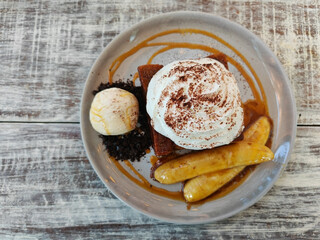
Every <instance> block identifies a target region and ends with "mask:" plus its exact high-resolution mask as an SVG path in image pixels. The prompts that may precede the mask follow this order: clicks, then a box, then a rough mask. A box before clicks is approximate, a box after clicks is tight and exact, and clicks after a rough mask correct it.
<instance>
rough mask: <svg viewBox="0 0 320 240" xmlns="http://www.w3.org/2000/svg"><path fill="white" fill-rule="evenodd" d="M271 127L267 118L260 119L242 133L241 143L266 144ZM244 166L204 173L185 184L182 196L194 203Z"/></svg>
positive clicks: (206, 195) (235, 174)
mask: <svg viewBox="0 0 320 240" xmlns="http://www.w3.org/2000/svg"><path fill="white" fill-rule="evenodd" d="M270 129H271V125H270V122H269V120H268V118H267V117H260V118H259V119H258V120H257V121H255V122H254V123H253V124H252V125H251V126H250V127H249V128H248V129H246V130H245V131H244V133H243V136H244V137H243V141H250V142H251V141H252V142H256V143H259V144H263V145H264V144H266V142H267V140H268V138H269V134H270ZM244 168H245V166H240V167H234V168H230V169H225V170H221V171H217V172H211V173H206V174H203V175H200V176H197V177H195V178H193V179H190V180H188V181H187V182H186V184H185V186H184V189H183V195H184V198H185V199H186V201H187V202H196V201H199V200H201V199H204V198H206V197H208V196H209V195H211V194H212V193H214V192H215V191H217V190H218V189H219V188H221V187H222V186H223V185H225V184H226V183H228V182H229V181H230V180H231V179H233V178H234V177H235V176H237V175H238V174H239V173H240V172H241V171H242V170H243V169H244Z"/></svg>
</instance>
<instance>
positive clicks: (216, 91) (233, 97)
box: [147, 58, 244, 150]
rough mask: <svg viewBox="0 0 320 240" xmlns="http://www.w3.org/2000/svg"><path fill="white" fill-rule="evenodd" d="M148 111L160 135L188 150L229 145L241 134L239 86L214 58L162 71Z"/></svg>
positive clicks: (180, 63)
mask: <svg viewBox="0 0 320 240" xmlns="http://www.w3.org/2000/svg"><path fill="white" fill-rule="evenodd" d="M147 112H148V114H149V116H150V118H151V125H152V126H153V128H154V129H155V130H156V131H157V132H159V133H161V134H162V135H164V136H166V137H168V138H170V139H171V140H172V141H173V142H174V143H175V144H177V145H178V146H180V147H183V148H187V149H195V150H196V149H207V148H213V147H217V146H221V145H225V144H228V143H230V142H232V141H233V140H234V139H235V138H236V137H238V136H239V135H240V134H241V132H242V130H243V117H244V116H243V108H242V106H241V99H240V91H239V88H238V86H237V82H236V80H235V78H234V76H233V74H232V73H231V72H229V71H228V70H227V69H226V68H225V67H224V65H223V64H221V63H220V62H219V61H217V60H214V59H211V58H202V59H197V60H183V61H175V62H172V63H170V64H168V65H166V66H164V67H163V68H162V69H160V70H159V71H158V72H157V73H156V74H155V75H154V76H153V77H152V79H151V81H150V83H149V86H148V92H147Z"/></svg>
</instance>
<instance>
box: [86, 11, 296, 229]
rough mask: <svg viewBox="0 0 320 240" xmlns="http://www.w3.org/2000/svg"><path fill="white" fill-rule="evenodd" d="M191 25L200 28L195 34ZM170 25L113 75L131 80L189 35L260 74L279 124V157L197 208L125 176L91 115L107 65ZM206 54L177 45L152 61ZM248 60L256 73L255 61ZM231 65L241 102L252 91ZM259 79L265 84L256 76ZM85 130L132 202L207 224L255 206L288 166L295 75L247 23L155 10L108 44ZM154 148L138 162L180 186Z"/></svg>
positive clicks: (154, 213)
mask: <svg viewBox="0 0 320 240" xmlns="http://www.w3.org/2000/svg"><path fill="white" fill-rule="evenodd" d="M183 29H184V30H183ZM187 29H198V30H200V31H199V32H198V33H190V32H188V30H187ZM164 31H172V33H171V34H166V35H163V36H159V37H157V38H155V39H152V40H150V41H149V43H155V44H151V45H152V46H149V47H145V48H142V49H140V50H139V51H136V52H133V53H132V55H131V56H129V57H128V58H127V59H126V60H125V61H123V63H122V64H121V65H120V67H119V68H118V69H117V71H116V72H115V74H114V76H113V79H114V80H120V81H121V80H126V79H128V78H129V79H132V76H133V75H134V74H135V73H136V71H137V67H138V66H139V65H143V64H146V63H147V61H148V60H149V59H150V57H151V56H152V54H153V53H155V52H156V51H159V50H160V49H162V48H164V47H165V44H164V45H163V44H159V43H165V42H171V43H172V42H177V43H181V42H188V43H192V44H197V45H203V46H209V47H211V48H214V49H218V50H219V51H221V52H223V53H225V54H227V55H228V56H230V57H232V58H233V59H235V60H236V61H237V62H238V63H239V64H240V65H241V66H242V67H243V69H244V70H245V71H246V72H247V74H248V75H249V76H250V77H251V78H252V79H257V78H259V79H260V81H261V84H262V87H263V89H264V91H265V94H266V98H267V102H268V107H269V113H270V116H271V118H272V120H273V123H274V129H273V139H272V150H273V152H274V153H275V159H274V160H273V161H272V162H266V163H263V164H260V165H259V166H258V167H256V168H255V170H254V171H253V173H251V174H250V176H249V177H248V178H247V179H246V180H245V181H244V182H243V183H242V184H241V185H240V186H239V187H238V188H236V189H235V190H234V191H232V192H231V193H229V194H228V195H226V196H224V197H222V198H219V199H217V200H213V201H209V202H206V203H204V204H202V205H198V206H196V205H195V206H196V207H191V209H189V210H188V209H187V204H186V203H185V202H183V201H179V200H174V199H169V198H166V197H163V196H159V195H157V194H154V193H151V192H149V191H147V190H145V189H144V188H142V187H140V186H139V185H137V184H136V183H134V182H133V181H132V180H130V179H129V178H128V177H126V176H125V175H123V174H122V172H121V171H119V168H118V167H117V166H115V164H114V162H112V161H111V160H110V159H109V157H108V154H107V153H106V151H105V150H104V146H103V145H102V141H101V139H100V138H99V137H98V133H97V132H95V131H94V130H93V128H92V127H91V124H90V121H89V110H90V105H91V102H92V100H93V95H92V91H93V90H95V89H97V87H98V85H99V84H100V83H101V82H104V83H105V82H107V81H108V71H109V68H110V67H111V64H112V63H113V62H114V61H115V59H116V58H117V57H119V56H121V55H122V54H124V53H126V52H128V51H129V50H130V49H132V48H133V47H135V46H137V45H138V44H139V43H141V42H143V41H144V40H146V39H148V38H150V37H151V36H154V35H155V34H158V33H160V32H164ZM202 31H203V32H202ZM204 32H205V33H210V34H214V35H215V37H216V39H213V38H211V37H210V36H208V35H206V34H203V33H204ZM217 39H219V41H217ZM160 51H161V50H160ZM239 53H240V55H239ZM207 55H208V52H206V51H203V50H198V49H188V48H178V49H173V50H170V51H165V52H163V53H161V54H159V55H157V56H156V57H155V58H154V59H153V60H152V63H157V64H166V63H169V62H171V61H174V60H178V59H195V58H199V57H204V56H207ZM249 65H250V66H251V67H252V69H253V70H254V72H255V73H256V76H255V75H254V73H253V72H252V71H251V70H250V68H249V67H248V66H249ZM229 67H230V71H232V72H233V73H234V74H235V76H236V79H237V81H238V85H239V88H240V91H241V98H242V101H244V102H245V101H246V100H247V99H250V98H252V93H251V91H250V90H248V89H250V88H248V86H247V85H246V81H243V79H242V77H241V75H240V74H239V72H237V69H236V68H235V67H233V66H231V65H230V66H229ZM137 83H138V80H137ZM256 85H257V86H258V84H257V83H256ZM81 134H82V139H83V142H84V146H85V149H86V152H87V156H88V158H89V160H90V162H91V164H92V166H93V168H94V169H95V171H96V172H97V174H98V175H99V177H100V179H101V180H102V181H103V182H104V184H105V185H106V186H107V187H108V188H109V189H110V190H111V191H112V192H113V193H114V194H115V195H116V196H117V197H118V198H119V199H121V200H122V201H123V202H125V203H126V204H128V205H129V206H130V207H132V208H134V209H136V210H138V211H140V212H142V213H144V214H146V215H148V216H150V217H154V218H156V219H159V220H163V221H167V222H172V223H183V224H196V223H206V222H211V221H216V220H220V219H224V218H227V217H230V216H232V215H234V214H236V213H238V212H240V211H242V210H244V209H246V208H248V207H249V206H251V205H252V204H254V203H255V202H257V201H258V200H259V199H260V198H261V197H262V196H263V195H265V194H266V193H267V192H268V191H269V189H270V188H271V187H272V185H273V184H274V182H275V181H276V180H277V179H278V177H279V175H280V174H281V172H282V171H283V169H284V168H285V165H286V163H287V162H288V157H289V154H290V151H291V149H292V147H293V141H294V138H295V134H296V109H295V103H294V98H293V95H292V92H291V89H290V84H289V80H288V78H287V76H286V74H285V73H284V71H283V69H282V67H281V64H280V63H279V61H278V59H277V58H276V56H275V55H274V54H273V53H272V52H271V51H270V50H269V49H268V48H267V47H266V45H265V44H264V43H263V42H262V41H261V40H260V39H259V38H258V37H256V36H255V35H254V34H252V33H251V32H249V31H248V30H246V29H245V28H243V27H242V26H240V25H238V24H236V23H233V22H231V21H229V20H227V19H224V18H221V17H217V16H213V15H209V14H204V13H198V12H173V13H167V14H163V15H159V16H156V17H152V18H150V19H147V20H145V21H143V22H141V23H139V24H136V25H134V26H132V27H130V28H129V29H127V30H126V31H124V32H123V33H121V34H120V35H118V36H117V37H116V38H115V39H114V40H113V41H111V42H110V43H109V45H108V46H107V47H106V48H105V49H104V50H103V52H102V53H101V55H100V56H99V57H98V59H97V60H96V62H95V63H94V65H93V67H92V69H91V71H90V73H89V76H88V78H87V81H86V84H85V88H84V92H83V96H82V103H81ZM152 154H153V153H152V152H151V153H149V154H148V155H147V156H145V157H143V158H142V159H141V161H140V162H135V163H133V164H132V165H133V166H134V168H135V169H136V170H137V171H138V172H139V173H140V174H141V175H143V176H144V177H145V178H146V179H147V180H148V181H150V183H151V184H153V185H154V186H157V187H165V189H167V190H170V191H175V190H179V189H180V188H181V185H179V184H175V185H172V186H163V185H161V184H159V183H157V182H155V181H153V180H151V179H150V177H149V174H150V167H151V164H150V155H152ZM121 165H122V167H123V168H124V169H126V170H127V171H128V172H129V173H130V174H131V175H132V177H135V178H137V176H136V175H135V174H134V173H133V172H132V171H131V170H130V169H129V168H128V167H127V166H126V165H125V164H124V163H121ZM137 179H138V178H137Z"/></svg>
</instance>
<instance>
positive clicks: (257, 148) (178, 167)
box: [154, 142, 274, 184]
mask: <svg viewBox="0 0 320 240" xmlns="http://www.w3.org/2000/svg"><path fill="white" fill-rule="evenodd" d="M273 157H274V155H273V153H272V151H271V150H270V149H269V148H267V147H265V146H263V145H261V144H258V143H252V142H237V143H233V144H230V145H227V146H223V147H218V148H214V149H209V150H204V151H199V152H193V153H190V154H187V155H184V156H181V157H179V158H177V159H175V160H172V161H170V162H167V163H165V164H163V165H161V166H160V167H159V168H157V169H156V171H155V172H154V176H155V178H156V179H157V180H158V181H159V182H160V183H164V184H171V183H176V182H181V181H184V180H186V179H190V178H193V177H196V176H199V175H202V174H205V173H209V172H214V171H219V170H223V169H227V168H233V167H237V166H243V165H252V164H257V163H261V162H265V161H269V160H272V159H273Z"/></svg>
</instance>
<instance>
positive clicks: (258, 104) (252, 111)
mask: <svg viewBox="0 0 320 240" xmlns="http://www.w3.org/2000/svg"><path fill="white" fill-rule="evenodd" d="M170 34H199V35H204V36H207V37H210V38H212V39H214V40H216V41H218V42H219V43H221V44H223V45H224V46H225V47H227V48H229V49H230V50H232V51H233V52H234V53H235V54H236V55H237V56H238V57H239V58H240V59H241V60H242V61H243V63H244V64H245V65H246V67H247V69H249V71H250V72H251V74H252V76H253V77H254V79H255V81H254V80H253V79H252V78H251V76H250V75H249V74H248V73H247V72H246V71H245V70H244V68H243V67H242V65H241V64H240V63H239V62H237V61H236V60H235V59H233V58H232V57H230V56H228V55H225V54H224V53H222V52H220V51H219V50H217V49H215V48H212V47H209V46H206V45H201V44H195V43H188V42H151V41H152V40H155V39H157V38H159V37H162V36H165V35H170ZM152 46H163V47H162V48H160V49H158V50H157V51H155V52H154V53H153V54H152V56H151V57H150V58H149V60H148V61H147V63H146V64H151V63H152V60H153V59H154V58H155V57H156V56H158V55H159V54H161V53H163V52H166V51H169V50H171V49H175V48H187V49H198V50H203V51H206V52H208V53H209V54H224V55H225V58H226V60H227V62H228V63H229V64H231V65H233V66H234V67H235V68H236V69H237V70H238V71H239V72H240V73H241V75H242V76H243V77H244V79H245V80H246V81H247V83H248V84H249V86H250V89H251V91H252V94H253V97H254V99H252V100H249V101H247V102H245V103H243V108H244V125H245V127H248V126H249V125H250V124H252V123H253V122H254V121H255V120H257V119H258V118H259V117H260V116H269V112H268V105H267V98H266V95H265V92H264V90H263V88H262V84H261V82H260V79H259V78H258V75H257V74H256V72H255V71H254V69H253V68H252V66H251V65H250V63H249V61H248V60H247V59H246V58H245V57H244V56H243V55H242V54H241V53H240V52H239V51H238V50H237V49H235V48H234V47H233V46H231V45H230V44H229V43H228V42H226V41H225V40H223V39H222V38H220V37H218V36H216V35H214V34H213V33H210V32H207V31H204V30H199V29H191V28H189V29H172V30H168V31H163V32H160V33H157V34H155V35H153V36H151V37H149V38H147V39H146V40H144V41H142V42H140V43H139V44H137V45H136V46H135V47H133V48H132V49H131V50H129V51H127V52H125V53H123V54H122V55H120V56H119V57H117V58H116V59H115V60H114V61H113V62H112V64H111V66H110V68H109V82H110V83H112V82H113V76H114V74H115V73H116V71H117V70H118V68H119V67H120V66H121V64H122V63H123V61H124V60H126V59H127V58H128V57H130V56H132V55H134V54H135V53H136V52H138V51H139V50H141V49H143V48H147V47H152ZM137 67H138V66H137ZM137 79H138V73H135V74H134V76H133V79H132V81H133V83H134V84H135V81H136V80H137ZM255 83H257V85H258V88H259V90H260V91H258V89H257V88H256V85H255ZM240 138H241V136H240ZM270 139H271V138H269V140H268V143H267V146H269V147H270V146H271V140H270ZM111 160H112V162H113V163H114V164H115V165H116V167H117V168H118V169H119V170H120V171H121V172H122V173H123V174H124V175H125V176H126V177H128V178H129V179H130V180H131V181H133V182H134V183H136V184H137V185H139V186H141V187H142V188H144V189H146V190H148V191H150V192H152V193H155V194H157V195H160V196H164V197H168V198H171V199H176V200H182V201H184V197H183V193H182V192H181V191H179V192H171V191H167V190H165V189H162V188H159V187H156V186H153V185H152V184H150V183H149V182H148V181H147V180H146V179H145V178H144V177H143V176H142V175H141V174H140V173H139V172H138V171H137V170H136V169H135V168H134V167H133V166H132V164H131V163H130V162H129V161H124V163H125V164H126V166H127V167H128V168H129V169H130V170H131V172H132V173H134V174H135V175H136V176H137V177H138V179H137V178H136V177H133V176H132V175H131V174H130V173H129V172H128V171H127V170H126V169H125V168H124V167H123V166H122V165H121V164H120V163H119V162H118V161H116V160H115V159H114V158H111ZM165 161H167V160H166V159H158V158H156V157H155V156H152V157H151V158H150V162H151V165H152V169H155V168H156V167H157V166H158V165H159V164H161V163H162V162H165ZM254 168H255V166H248V167H246V168H245V169H244V170H243V171H242V172H241V173H240V174H238V176H236V177H235V178H234V179H233V180H231V181H230V182H229V183H227V184H226V185H225V186H223V187H222V188H221V189H219V190H218V191H216V192H215V193H214V194H212V195H211V196H209V197H208V198H206V199H204V200H201V201H199V202H196V203H192V204H188V205H187V206H188V209H190V207H191V205H199V204H203V203H205V202H207V201H212V200H215V199H218V198H221V197H223V196H225V195H227V194H228V193H230V192H232V191H233V190H234V189H236V188H237V187H238V186H239V185H241V184H242V183H243V182H244V181H245V180H246V179H247V177H248V176H249V175H250V173H252V172H253V170H254Z"/></svg>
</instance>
